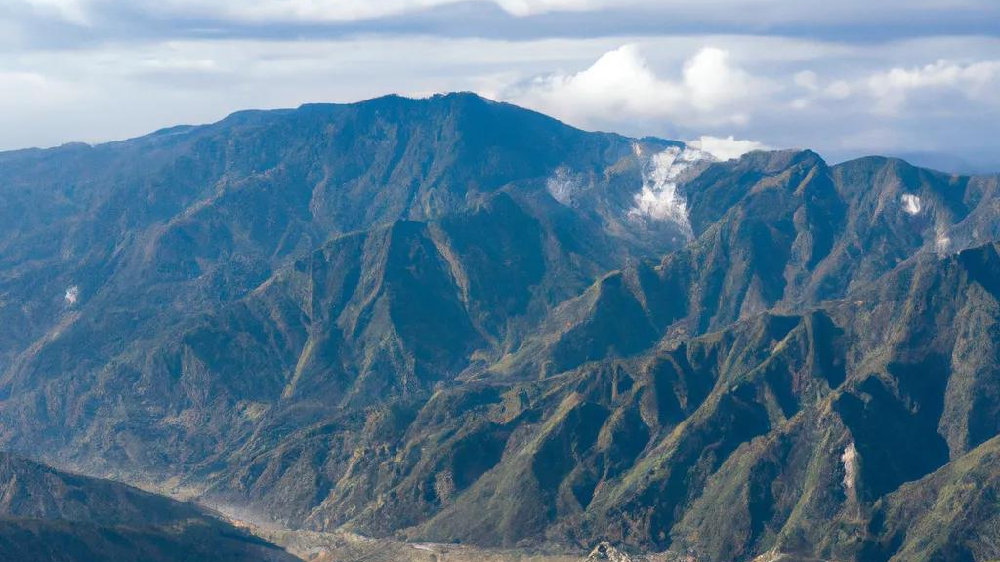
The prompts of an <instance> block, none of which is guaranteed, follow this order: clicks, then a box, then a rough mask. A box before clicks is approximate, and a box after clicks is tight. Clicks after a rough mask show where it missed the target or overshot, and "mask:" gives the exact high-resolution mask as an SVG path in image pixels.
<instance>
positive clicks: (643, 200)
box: [629, 146, 715, 232]
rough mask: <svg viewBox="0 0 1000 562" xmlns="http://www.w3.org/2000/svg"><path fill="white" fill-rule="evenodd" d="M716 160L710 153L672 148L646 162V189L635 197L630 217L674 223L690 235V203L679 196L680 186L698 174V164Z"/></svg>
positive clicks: (643, 170)
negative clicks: (695, 172)
mask: <svg viewBox="0 0 1000 562" xmlns="http://www.w3.org/2000/svg"><path fill="white" fill-rule="evenodd" d="M714 160H715V159H714V158H713V157H712V155H710V154H708V153H707V152H704V151H701V150H697V149H694V148H690V147H688V148H680V147H676V146H672V147H670V148H668V149H666V150H664V151H662V152H659V153H657V154H654V155H653V156H652V157H651V158H650V159H649V160H648V161H647V162H645V163H643V169H642V190H641V191H640V192H639V193H637V194H636V195H635V206H634V207H633V208H632V209H631V210H630V211H629V216H632V217H646V218H649V219H652V220H658V221H671V222H674V223H677V224H678V225H680V226H681V227H682V228H683V229H684V230H685V231H686V232H690V231H691V223H690V222H689V221H688V214H687V201H685V200H684V197H683V196H682V195H681V194H680V193H678V186H679V185H680V183H681V182H682V181H683V180H684V179H688V177H689V176H690V175H691V174H692V173H693V172H694V171H695V170H694V169H693V168H694V167H695V166H696V164H698V163H702V162H706V161H708V162H711V161H714Z"/></svg>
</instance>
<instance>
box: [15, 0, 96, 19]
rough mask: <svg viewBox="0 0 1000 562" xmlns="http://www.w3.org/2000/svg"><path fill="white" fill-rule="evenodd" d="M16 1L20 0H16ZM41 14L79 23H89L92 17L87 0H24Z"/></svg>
mask: <svg viewBox="0 0 1000 562" xmlns="http://www.w3.org/2000/svg"><path fill="white" fill-rule="evenodd" d="M14 1H15V3H16V2H17V1H18V0H14ZM23 2H24V3H25V4H27V5H28V7H29V8H31V9H32V10H34V11H35V13H37V14H38V15H41V16H50V17H56V18H59V19H62V20H65V21H68V22H71V23H75V24H78V25H88V24H89V23H90V17H89V13H88V11H89V10H88V6H87V0H23Z"/></svg>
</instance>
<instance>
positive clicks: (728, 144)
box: [687, 136, 771, 161]
mask: <svg viewBox="0 0 1000 562" xmlns="http://www.w3.org/2000/svg"><path fill="white" fill-rule="evenodd" d="M687 144H688V146H692V147H694V148H697V149H698V150H701V151H704V152H707V153H709V154H711V155H712V156H714V157H715V158H717V159H718V160H721V161H726V160H732V159H734V158H739V157H740V156H743V155H744V154H746V153H748V152H752V151H754V150H770V149H771V147H769V146H767V145H766V144H764V143H762V142H757V141H753V140H737V139H735V138H733V137H732V136H729V137H726V138H720V137H711V136H702V137H701V138H699V139H698V140H694V141H689V142H688V143H687Z"/></svg>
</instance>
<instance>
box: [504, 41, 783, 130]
mask: <svg viewBox="0 0 1000 562" xmlns="http://www.w3.org/2000/svg"><path fill="white" fill-rule="evenodd" d="M766 87H767V85H766V83H765V81H764V80H761V79H758V78H755V77H752V76H751V75H750V74H748V73H747V72H746V71H744V70H743V69H741V68H739V67H738V66H736V65H734V64H733V62H732V61H731V59H730V55H729V52H728V51H726V50H723V49H719V48H715V47H705V48H702V49H701V50H699V51H698V52H696V53H695V54H694V55H693V56H691V57H690V58H689V59H688V60H687V61H686V62H685V63H684V65H683V69H682V72H681V75H680V77H679V78H678V79H674V80H670V79H665V78H661V77H659V76H658V75H657V74H656V73H655V72H654V71H653V69H652V68H651V66H650V64H649V63H648V61H647V60H646V58H645V57H644V56H643V54H642V52H641V51H640V49H639V47H638V46H637V45H634V44H629V45H624V46H622V47H619V48H617V49H614V50H612V51H609V52H607V53H605V54H604V55H602V56H601V57H600V58H599V59H597V61H596V62H594V63H593V64H592V65H591V66H590V67H588V68H586V69H584V70H581V71H579V72H576V73H569V74H550V75H544V76H539V77H536V78H534V79H532V80H530V81H528V82H527V83H522V84H519V85H517V86H514V87H512V88H510V89H508V90H506V91H503V92H501V96H502V97H504V98H505V99H508V100H510V101H513V102H515V103H521V104H524V105H527V106H529V107H533V108H536V109H539V110H541V111H545V112H548V113H550V114H552V115H555V116H557V117H561V118H563V119H566V120H568V121H570V122H573V123H578V124H582V125H592V124H596V123H600V122H601V120H602V119H605V118H606V116H608V115H617V116H620V117H630V118H633V119H634V118H639V119H644V118H645V119H670V120H672V121H674V122H676V123H679V124H682V125H698V124H706V123H708V124H727V123H728V124H734V125H742V124H745V123H746V122H747V121H748V119H749V116H748V113H747V107H748V106H747V105H745V104H744V103H742V102H747V101H749V100H751V99H752V98H754V97H756V96H758V95H759V94H761V92H762V91H764V90H765V89H766Z"/></svg>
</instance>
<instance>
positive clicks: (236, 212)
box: [0, 94, 1000, 561]
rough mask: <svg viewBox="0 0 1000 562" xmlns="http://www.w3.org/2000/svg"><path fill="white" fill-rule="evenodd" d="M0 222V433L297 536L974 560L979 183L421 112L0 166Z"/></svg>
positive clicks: (997, 215)
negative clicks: (722, 155) (727, 156)
mask: <svg viewBox="0 0 1000 562" xmlns="http://www.w3.org/2000/svg"><path fill="white" fill-rule="evenodd" d="M0 201H2V205H0V215H2V216H0V219H2V220H0V323H2V325H3V326H4V327H5V328H4V329H3V330H0V448H3V449H5V450H8V451H11V452H15V453H17V454H21V455H26V456H29V457H32V458H36V459H40V460H43V461H45V462H47V463H49V464H52V465H54V466H58V467H60V468H64V469H70V470H73V471H76V472H81V473H86V474H90V475H94V476H100V477H105V478H114V479H117V480H122V481H125V482H129V483H132V484H140V485H143V486H144V487H156V488H157V489H161V490H166V491H169V492H179V491H185V492H186V493H190V494H193V495H194V496H195V497H197V498H198V499H199V500H200V501H202V502H205V503H209V504H212V505H220V506H229V507H231V508H232V509H233V510H236V511H238V512H239V513H240V514H242V515H241V516H242V517H244V518H247V519H252V520H255V521H258V522H266V523H267V524H269V525H279V526H283V527H288V528H293V529H306V530H311V531H318V532H331V531H350V532H353V533H358V534H360V535H364V536H369V537H375V538H387V539H389V538H391V539H395V540H406V541H433V542H442V543H463V544H471V545H477V546H482V547H505V548H509V547H532V546H538V545H548V546H558V547H563V548H566V549H569V550H581V551H583V552H587V551H589V550H590V549H591V548H592V547H593V546H594V545H597V544H599V543H601V542H603V541H608V542H609V543H611V544H614V545H616V546H617V547H618V548H621V549H625V550H630V551H632V552H663V553H666V554H665V555H667V556H673V557H676V558H677V559H682V558H683V557H693V558H694V559H695V560H753V559H758V558H759V559H761V560H764V559H778V557H780V556H790V557H799V558H802V559H823V560H859V561H867V560H890V559H891V560H988V559H991V558H996V557H1000V531H998V529H1000V526H998V521H1000V511H998V503H997V500H996V494H997V491H998V489H997V486H998V480H1000V479H998V476H1000V471H998V470H997V469H996V468H995V466H996V462H995V461H996V458H995V457H996V455H998V454H1000V437H997V435H998V434H1000V347H998V345H1000V344H998V342H1000V337H998V336H1000V245H998V244H997V242H998V241H1000V176H996V175H994V176H988V175H984V176H960V175H953V174H946V173H941V172H936V171H933V170H929V169H923V168H918V167H914V166H911V165H910V164H908V163H906V162H905V161H903V160H898V159H891V158H881V157H868V158H861V159H857V160H851V161H848V162H844V163H841V164H837V165H828V164H827V163H826V162H825V161H824V160H823V158H822V157H821V156H820V155H818V154H816V153H814V152H811V151H809V150H785V151H766V152H765V151H758V152H751V153H749V154H746V155H744V156H742V157H741V158H738V159H734V160H728V161H719V160H717V159H716V158H714V157H713V156H712V155H711V154H708V153H705V152H702V151H699V150H696V149H695V148H693V147H689V146H686V145H685V144H684V143H680V142H674V141H665V140H661V139H654V138H645V139H632V138H626V137H623V136H619V135H615V134H607V133H594V132H585V131H581V130H578V129H574V128H572V127H569V126H567V125H564V124H562V123H560V122H558V121H556V120H554V119H551V118H548V117H546V116H544V115H541V114H538V113H534V112H531V111H528V110H525V109H522V108H518V107H515V106H512V105H508V104H503V103H497V102H492V101H488V100H485V99H482V98H479V97H477V96H475V95H472V94H449V95H442V96H435V97H432V98H428V99H423V100H412V99H405V98H401V97H395V96H390V97H385V98H379V99H375V100H370V101H366V102H361V103H357V104H339V105H338V104H329V105H307V106H302V107H300V108H298V109H294V110H278V111H247V112H240V113H236V114H234V115H231V116H230V117H228V118H226V119H225V120H223V121H221V122H219V123H215V124H212V125H207V126H197V127H175V128H172V129H166V130H162V131H159V132H156V133H153V134H151V135H149V136H146V137H142V138H138V139H133V140H128V141H123V142H115V143H108V144H101V145H96V146H90V145H82V144H74V145H66V146H62V147H59V148H54V149H47V150H37V149H33V150H24V151H16V152H7V153H0ZM164 501H166V500H164ZM0 548H2V545H0ZM767 557H770V558H767Z"/></svg>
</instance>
